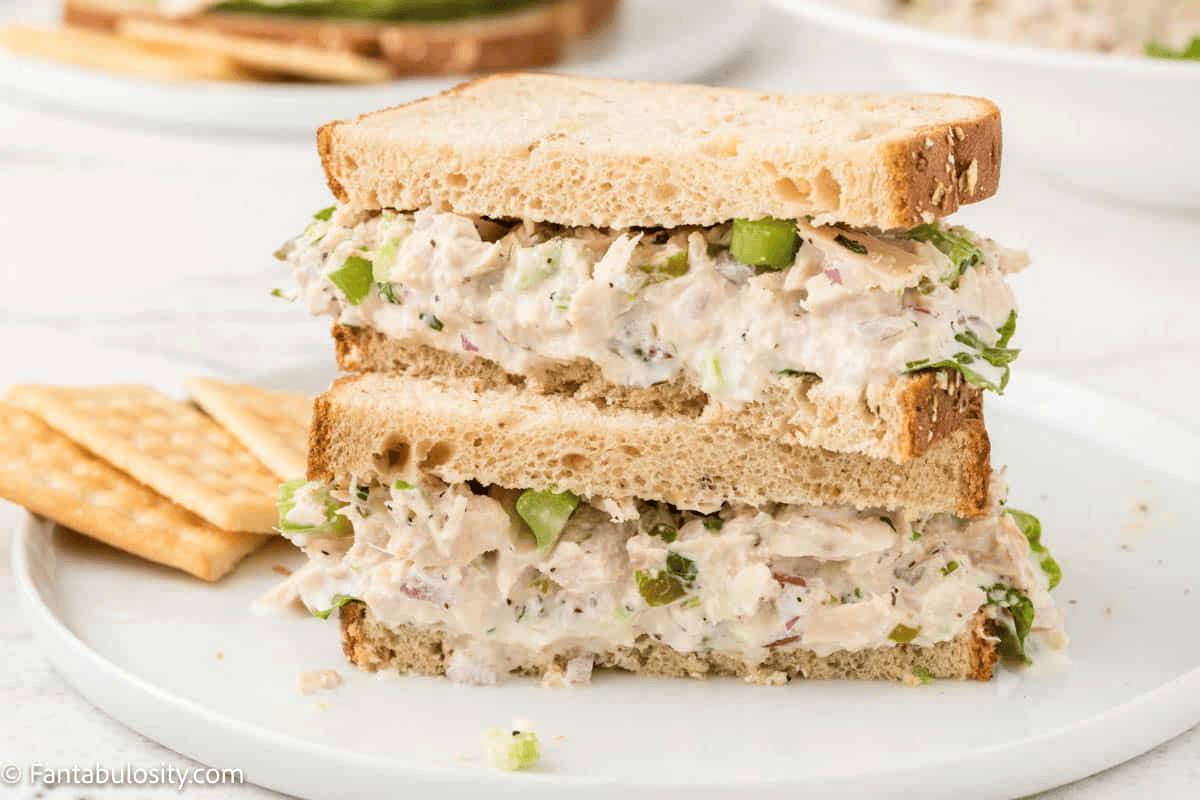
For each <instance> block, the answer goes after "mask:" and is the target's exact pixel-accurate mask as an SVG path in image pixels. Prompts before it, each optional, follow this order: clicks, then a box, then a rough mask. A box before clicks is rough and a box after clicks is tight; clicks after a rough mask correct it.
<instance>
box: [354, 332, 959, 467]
mask: <svg viewBox="0 0 1200 800" xmlns="http://www.w3.org/2000/svg"><path fill="white" fill-rule="evenodd" d="M333 338H334V342H335V344H336V349H337V361H338V369H340V370H342V371H343V372H389V373H397V374H402V375H406V376H409V377H413V378H425V377H434V376H437V375H446V376H451V377H457V378H464V379H468V380H471V381H472V382H474V384H475V385H476V386H478V387H479V388H496V387H501V386H514V387H518V388H521V389H524V390H525V391H528V392H535V393H538V394H546V395H555V396H561V397H570V398H572V399H574V400H577V401H581V402H588V403H591V404H593V405H596V406H597V407H599V408H622V409H627V410H631V411H643V412H646V413H649V414H655V415H660V416H673V417H679V418H687V419H694V420H699V421H701V422H704V423H706V424H710V425H722V426H728V427H730V428H732V429H733V430H736V431H741V432H744V433H746V434H749V435H751V436H758V437H768V438H773V439H777V440H778V441H781V442H784V443H786V444H797V445H802V446H808V447H824V448H827V449H829V450H835V451H838V452H854V453H863V454H864V455H869V456H872V457H874V458H886V459H889V460H892V461H895V462H897V463H905V462H907V461H911V460H912V459H914V458H917V457H919V456H921V455H923V454H924V453H925V452H926V451H928V450H929V448H930V447H931V446H933V445H934V444H935V443H937V442H940V441H941V440H943V439H945V438H946V437H947V436H950V435H951V434H952V433H954V432H955V431H957V430H958V429H959V428H960V427H962V425H963V424H965V423H966V421H967V420H969V419H975V418H979V417H980V416H981V415H982V413H983V412H982V403H983V399H982V392H981V391H980V390H979V389H978V388H976V387H974V386H971V385H970V384H968V383H966V382H965V381H964V380H962V377H961V376H960V375H959V374H958V373H957V372H950V371H943V372H921V373H916V374H913V375H905V376H898V377H897V378H896V379H895V380H893V382H892V383H890V384H888V385H886V386H871V387H868V388H867V389H866V392H867V394H866V396H865V397H864V398H861V400H857V401H856V400H851V399H847V398H844V397H835V398H825V397H814V396H812V395H810V393H809V391H808V390H809V388H810V387H811V386H812V385H813V383H814V379H813V378H809V377H791V378H783V379H781V380H780V381H779V382H778V384H777V385H775V386H773V387H771V389H770V390H769V391H768V392H767V394H766V396H765V397H764V398H763V399H762V400H761V401H759V402H754V403H748V404H746V405H745V406H743V407H742V408H740V409H736V410H730V409H722V408H721V406H720V404H719V403H715V402H712V401H711V400H710V399H709V398H708V396H707V395H706V394H705V393H704V392H703V391H702V390H701V389H700V388H699V387H697V386H695V385H694V384H691V383H690V382H688V381H686V380H684V379H682V378H677V379H675V380H672V381H669V382H666V383H660V384H657V385H655V386H651V387H648V388H644V389H643V388H636V387H628V386H620V385H617V384H613V383H609V382H608V381H605V380H604V379H603V378H601V377H600V374H599V369H598V368H597V367H596V366H595V365H594V364H591V363H588V362H582V361H581V362H576V363H571V364H563V365H561V366H559V367H557V368H556V369H554V370H553V371H551V372H548V373H546V374H544V375H540V376H537V377H534V378H527V377H524V376H520V375H515V374H512V373H509V372H505V371H504V370H502V369H501V368H500V367H499V366H498V365H497V364H495V362H492V361H488V360H487V359H483V358H470V359H467V358H464V357H462V356H461V355H460V354H458V353H449V352H445V351H442V350H438V349H436V348H433V347H429V346H427V345H422V344H412V343H406V342H403V341H400V340H397V339H393V338H391V337H389V336H387V335H385V334H383V333H380V332H379V331H376V330H374V329H371V328H359V327H351V326H347V325H338V324H335V325H334V326H333Z"/></svg>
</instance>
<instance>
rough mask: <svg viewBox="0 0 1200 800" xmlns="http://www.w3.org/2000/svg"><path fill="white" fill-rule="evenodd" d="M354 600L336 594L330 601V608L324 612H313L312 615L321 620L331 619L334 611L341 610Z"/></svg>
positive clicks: (344, 595)
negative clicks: (330, 616)
mask: <svg viewBox="0 0 1200 800" xmlns="http://www.w3.org/2000/svg"><path fill="white" fill-rule="evenodd" d="M353 599H354V598H353V597H351V596H350V595H348V594H335V595H334V596H333V599H332V600H330V601H329V603H330V605H329V608H327V609H325V610H324V611H313V612H312V615H313V616H314V617H320V618H321V619H329V615H330V614H332V613H333V612H334V611H337V610H338V609H339V608H341V607H342V606H344V605H346V603H349V602H350V601H351V600H353Z"/></svg>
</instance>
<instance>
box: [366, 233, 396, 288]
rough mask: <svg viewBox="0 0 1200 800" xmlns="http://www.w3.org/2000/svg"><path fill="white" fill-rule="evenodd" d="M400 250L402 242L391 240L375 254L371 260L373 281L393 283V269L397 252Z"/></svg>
mask: <svg viewBox="0 0 1200 800" xmlns="http://www.w3.org/2000/svg"><path fill="white" fill-rule="evenodd" d="M399 249H400V240H399V239H391V240H390V241H388V242H386V243H384V245H383V247H381V248H379V251H378V252H377V253H375V258H373V259H372V260H371V279H372V280H373V281H375V282H376V283H391V280H392V278H391V271H392V267H393V266H394V265H395V263H396V251H397V250H399Z"/></svg>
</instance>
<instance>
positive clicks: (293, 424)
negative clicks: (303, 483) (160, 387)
mask: <svg viewBox="0 0 1200 800" xmlns="http://www.w3.org/2000/svg"><path fill="white" fill-rule="evenodd" d="M184 388H185V389H187V393H188V394H189V395H190V396H191V398H192V400H194V401H195V402H196V403H197V404H198V405H199V406H200V407H201V408H203V409H204V410H205V411H207V412H208V415H209V416H210V417H212V418H213V419H215V420H216V421H217V422H219V423H221V424H222V425H223V426H225V429H226V430H228V431H229V432H230V433H232V434H233V435H234V436H235V437H236V438H237V440H238V441H239V442H241V443H242V444H243V445H244V446H245V448H246V449H247V450H249V451H250V452H251V453H253V454H254V456H255V458H257V459H258V460H259V461H261V462H262V463H264V464H266V465H267V467H268V468H269V469H270V470H271V471H272V472H274V473H275V476H276V477H277V478H279V479H280V480H283V481H287V480H291V479H292V478H303V477H304V471H305V468H306V463H307V458H308V428H309V425H310V423H311V422H312V405H313V399H312V398H311V397H309V396H308V395H305V394H293V393H290V392H271V391H268V390H266V389H260V388H258V387H257V386H246V385H244V384H237V383H224V382H222V381H216V380H212V379H211V378H191V379H189V380H188V381H187V382H186V383H185V384H184Z"/></svg>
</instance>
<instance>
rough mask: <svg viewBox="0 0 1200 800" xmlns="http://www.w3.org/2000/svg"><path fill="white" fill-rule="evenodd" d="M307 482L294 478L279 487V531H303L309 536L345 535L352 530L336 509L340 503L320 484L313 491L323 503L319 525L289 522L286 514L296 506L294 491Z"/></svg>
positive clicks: (348, 521) (348, 522)
mask: <svg viewBox="0 0 1200 800" xmlns="http://www.w3.org/2000/svg"><path fill="white" fill-rule="evenodd" d="M307 483H308V481H307V480H305V479H304V478H296V479H295V480H291V481H288V482H287V483H285V484H283V485H281V486H280V487H279V502H278V504H277V507H278V509H279V531H280V532H281V533H285V534H288V533H296V534H299V533H304V534H308V535H310V536H321V535H324V534H333V535H335V536H345V535H348V534H350V533H351V532H352V529H351V527H350V520H348V519H346V518H345V517H344V516H342V515H341V514H340V513H338V509H339V508H340V507H341V505H340V504H339V503H338V501H336V500H334V499H333V498H332V497H330V496H329V489H327V488H326V487H324V486H321V487H320V488H319V489H315V490H314V491H315V492H316V494H317V498H318V499H320V500H321V501H322V502H324V504H325V521H324V522H323V523H321V524H320V525H297V524H296V523H294V522H289V521H288V519H287V516H288V514H290V513H292V509H294V508H295V507H296V492H298V491H299V490H300V488H301V487H303V486H305V485H306V484H307Z"/></svg>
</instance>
